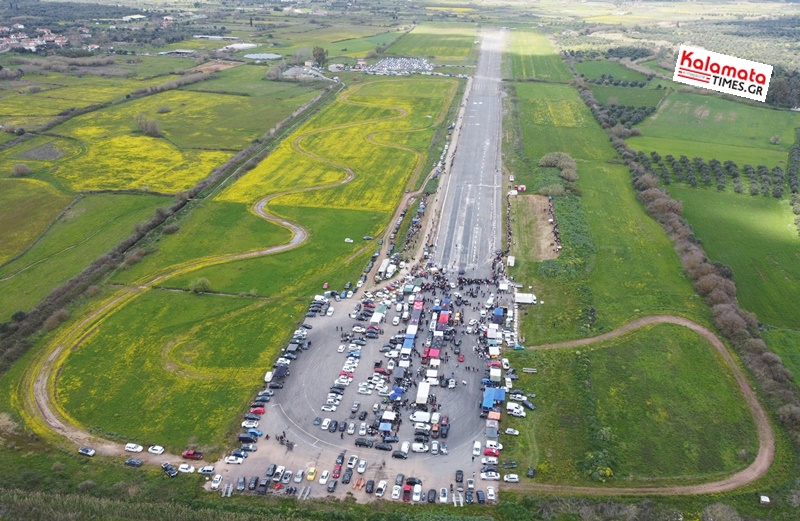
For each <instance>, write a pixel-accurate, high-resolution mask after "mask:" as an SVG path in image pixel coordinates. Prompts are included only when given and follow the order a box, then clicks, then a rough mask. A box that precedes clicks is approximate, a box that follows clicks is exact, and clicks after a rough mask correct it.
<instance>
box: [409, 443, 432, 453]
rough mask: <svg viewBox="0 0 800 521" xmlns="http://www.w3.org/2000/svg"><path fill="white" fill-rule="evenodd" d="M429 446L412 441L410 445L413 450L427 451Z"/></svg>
mask: <svg viewBox="0 0 800 521" xmlns="http://www.w3.org/2000/svg"><path fill="white" fill-rule="evenodd" d="M428 449H429V447H428V446H427V445H425V444H424V443H414V444H412V445H411V450H412V451H413V452H428Z"/></svg>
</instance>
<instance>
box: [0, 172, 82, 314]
mask: <svg viewBox="0 0 800 521" xmlns="http://www.w3.org/2000/svg"><path fill="white" fill-rule="evenodd" d="M70 199H71V198H70V196H68V195H66V194H62V193H60V192H58V191H57V190H54V189H53V188H52V187H51V186H50V185H48V184H46V183H42V182H41V181H36V180H34V179H0V267H2V266H3V264H4V263H6V262H8V260H9V259H11V258H12V257H14V256H15V255H19V254H20V253H22V251H23V250H25V248H27V247H29V246H30V245H31V244H33V242H34V241H35V240H36V239H37V238H38V237H39V235H40V234H41V233H42V232H43V231H44V230H45V229H46V228H47V227H48V226H49V225H50V223H51V222H53V219H55V218H56V217H57V216H58V214H59V213H61V211H62V210H63V209H64V208H66V206H67V205H68V204H69V201H70ZM22 216H24V218H21V217H22ZM0 316H2V315H0Z"/></svg>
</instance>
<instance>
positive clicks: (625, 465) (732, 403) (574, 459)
mask: <svg viewBox="0 0 800 521" xmlns="http://www.w3.org/2000/svg"><path fill="white" fill-rule="evenodd" d="M712 346H713V348H712ZM576 348H578V349H576ZM553 349H555V350H562V349H563V350H564V352H559V353H555V352H549V351H550V350H553ZM570 355H571V356H570ZM508 358H509V360H510V361H511V362H512V364H514V365H515V366H516V367H520V366H526V367H537V368H539V374H537V375H528V374H520V380H519V381H518V382H517V385H518V386H520V387H524V388H525V389H526V390H529V391H530V390H534V391H536V392H537V394H538V395H539V397H538V398H537V399H536V400H533V401H535V402H536V401H541V402H543V403H542V404H540V407H539V408H538V409H537V410H536V411H535V412H533V413H532V416H533V419H532V420H531V418H530V417H529V418H527V419H514V418H511V419H510V420H509V421H510V422H511V424H510V426H511V427H516V428H517V429H518V430H520V431H521V432H523V433H524V434H522V435H521V436H520V437H518V438H517V437H515V438H513V442H514V445H513V446H512V447H511V448H510V449H509V450H508V451H504V456H503V457H504V460H505V459H509V460H515V461H517V462H518V463H519V465H520V467H523V468H524V467H527V466H534V467H538V473H537V483H530V482H526V483H525V484H524V485H521V489H523V490H549V491H558V492H562V493H568V492H572V491H575V492H578V493H590V492H586V491H588V490H593V491H594V492H591V493H593V494H648V493H659V494H670V493H675V494H691V493H697V491H698V490H700V488H698V487H703V488H704V490H705V492H711V491H721V490H731V489H733V488H736V487H739V486H743V485H745V484H746V483H749V482H752V481H754V480H755V479H757V478H758V477H760V476H762V475H763V474H764V473H766V471H767V470H768V469H769V466H770V463H771V461H772V458H773V457H774V450H775V447H774V444H775V439H774V433H773V432H772V429H771V427H770V424H769V419H768V416H767V415H766V413H765V411H764V409H763V408H762V407H761V405H760V404H759V402H758V401H757V399H756V396H755V393H754V392H753V391H752V389H751V387H750V385H749V382H748V380H747V379H746V377H745V376H744V374H743V372H742V371H741V369H740V368H739V366H738V364H737V363H736V361H735V360H734V359H733V358H732V356H731V355H730V354H729V352H728V351H727V348H726V347H725V345H724V344H722V343H721V342H720V341H719V340H718V339H717V337H716V336H715V335H714V333H712V332H711V331H709V330H708V329H706V328H704V327H703V326H700V325H699V324H696V323H694V322H692V321H689V320H687V319H684V318H681V317H674V316H669V315H658V316H651V317H643V318H640V319H637V320H634V321H632V322H630V323H628V324H625V325H624V326H622V327H621V328H619V329H617V330H614V331H612V332H610V333H607V334H604V335H600V336H598V337H593V338H586V339H581V340H576V341H570V342H562V343H559V344H548V345H541V346H536V347H534V348H529V350H528V351H524V352H517V351H515V352H509V353H508ZM737 388H738V390H737ZM582 389H583V390H582ZM586 393H590V395H591V396H590V397H587V396H584V395H585V394H586ZM740 393H742V394H740ZM742 395H743V396H744V401H742ZM529 414H531V413H529ZM710 418H713V420H710ZM531 421H533V422H534V425H533V426H531V425H529V424H530V422H531ZM597 429H600V430H601V431H603V432H607V436H606V437H605V438H603V439H604V440H605V441H603V442H602V443H600V444H599V445H598V440H597V438H596V436H597V435H598V433H597V432H594V430H597ZM504 441H509V442H511V441H512V439H511V438H507V440H504ZM756 441H758V444H757V443H756ZM517 442H519V443H517ZM601 446H602V447H603V448H604V450H608V451H610V453H611V454H612V455H613V456H612V458H613V463H612V465H613V470H614V478H615V479H613V480H609V481H608V482H606V483H597V484H596V485H595V486H594V487H585V486H581V484H582V483H585V479H586V478H585V477H584V476H583V475H582V472H581V470H580V468H581V467H580V464H581V462H582V461H583V460H584V459H585V457H586V454H587V453H588V452H590V451H595V450H600V447H601ZM740 451H743V453H744V454H745V455H746V456H745V457H744V458H742V456H741V454H740ZM748 462H750V465H749V466H748V465H747V463H748ZM731 472H735V473H734V474H732V475H731ZM723 477H724V478H726V479H721V478H723ZM709 480H713V482H710V483H709V482H708V481H709ZM620 481H625V482H626V483H629V484H630V485H627V486H624V487H621V486H620V485H619V483H620ZM703 481H706V483H703ZM688 483H693V485H692V486H687V485H688ZM634 484H636V485H641V486H642V487H644V488H641V489H640V488H639V487H638V486H636V485H634ZM676 485H677V486H676ZM667 489H668V490H669V492H667ZM654 491H660V492H654ZM693 491H694V492H693Z"/></svg>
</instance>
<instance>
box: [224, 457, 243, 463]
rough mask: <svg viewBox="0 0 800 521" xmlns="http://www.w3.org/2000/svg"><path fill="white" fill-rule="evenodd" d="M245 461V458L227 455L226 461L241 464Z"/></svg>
mask: <svg viewBox="0 0 800 521" xmlns="http://www.w3.org/2000/svg"><path fill="white" fill-rule="evenodd" d="M243 461H244V458H240V457H238V456H227V457H226V458H225V463H228V464H233V465H241V464H242V462H243Z"/></svg>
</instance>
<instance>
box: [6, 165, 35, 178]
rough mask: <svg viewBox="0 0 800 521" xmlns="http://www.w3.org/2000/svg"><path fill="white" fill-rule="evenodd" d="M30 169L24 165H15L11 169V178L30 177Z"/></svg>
mask: <svg viewBox="0 0 800 521" xmlns="http://www.w3.org/2000/svg"><path fill="white" fill-rule="evenodd" d="M30 173H31V168H30V167H29V166H28V165H26V164H25V163H17V164H15V165H14V166H13V168H11V176H12V177H25V176H28V175H30Z"/></svg>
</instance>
